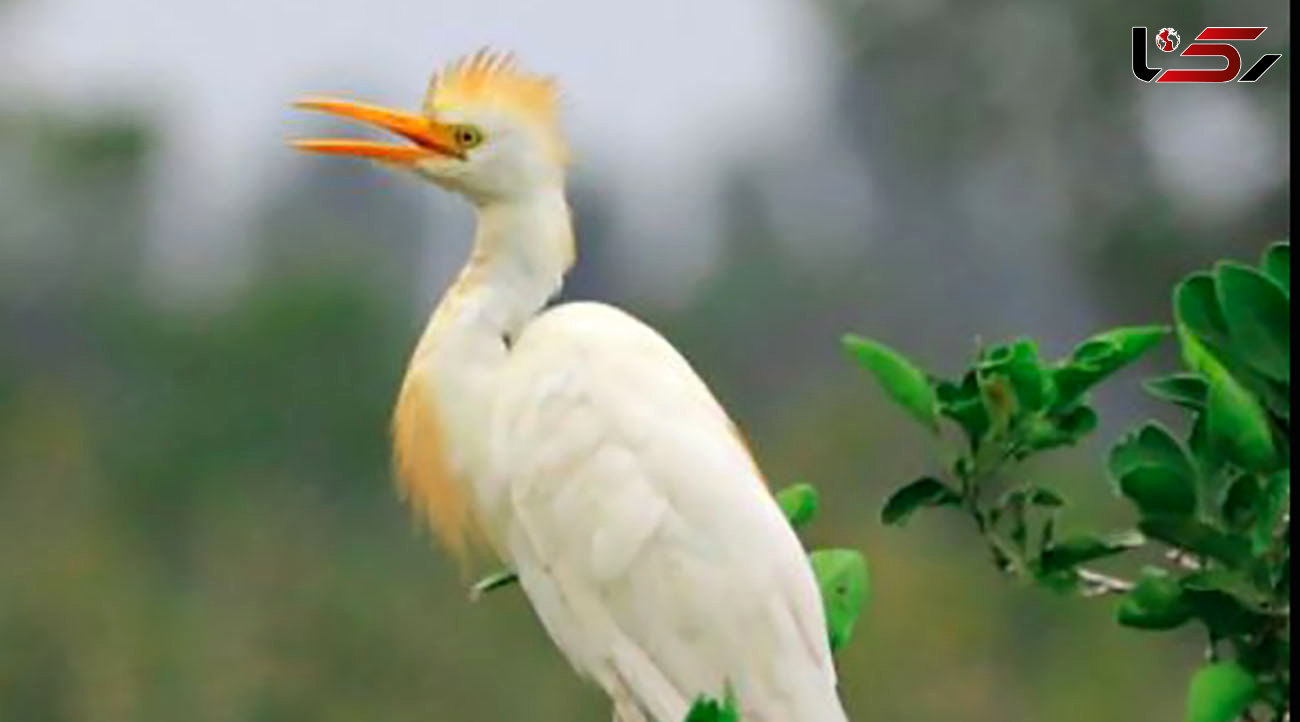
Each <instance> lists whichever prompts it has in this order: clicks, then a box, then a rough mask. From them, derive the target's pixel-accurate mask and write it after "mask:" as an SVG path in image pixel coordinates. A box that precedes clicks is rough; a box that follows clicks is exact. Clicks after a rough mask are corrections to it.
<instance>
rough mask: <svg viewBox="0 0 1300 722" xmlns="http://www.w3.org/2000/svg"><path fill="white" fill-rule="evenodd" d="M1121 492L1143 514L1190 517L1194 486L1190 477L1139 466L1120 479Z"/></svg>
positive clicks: (1192, 509)
mask: <svg viewBox="0 0 1300 722" xmlns="http://www.w3.org/2000/svg"><path fill="white" fill-rule="evenodd" d="M1119 488H1120V491H1122V492H1123V493H1124V496H1126V497H1128V499H1129V500H1130V501H1132V502H1133V503H1134V504H1136V505H1137V507H1138V509H1139V510H1141V512H1142V515H1143V516H1161V515H1169V516H1190V515H1191V514H1192V513H1194V512H1195V511H1196V488H1195V487H1194V486H1193V485H1192V482H1191V480H1190V479H1188V478H1187V477H1185V476H1182V475H1180V474H1177V473H1175V472H1173V471H1171V470H1169V469H1167V468H1164V467H1161V466H1139V467H1138V468H1136V469H1132V470H1130V471H1129V472H1127V473H1126V474H1124V476H1123V478H1121V479H1120V480H1119Z"/></svg>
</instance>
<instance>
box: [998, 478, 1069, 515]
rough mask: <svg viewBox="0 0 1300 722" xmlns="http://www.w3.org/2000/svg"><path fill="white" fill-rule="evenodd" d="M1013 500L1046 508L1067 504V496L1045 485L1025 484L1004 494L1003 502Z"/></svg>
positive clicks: (1056, 507) (1004, 503)
mask: <svg viewBox="0 0 1300 722" xmlns="http://www.w3.org/2000/svg"><path fill="white" fill-rule="evenodd" d="M1012 502H1019V503H1022V504H1028V505H1030V506H1038V507H1043V508H1044V509H1059V508H1061V507H1063V506H1065V497H1063V496H1061V495H1060V494H1058V493H1056V492H1055V491H1053V490H1052V489H1048V488H1047V487H1045V486H1039V485H1037V484H1025V485H1023V486H1018V487H1016V488H1014V489H1011V490H1010V491H1008V492H1007V493H1005V494H1003V495H1002V501H1001V503H1002V504H1003V505H1006V504H1008V503H1012Z"/></svg>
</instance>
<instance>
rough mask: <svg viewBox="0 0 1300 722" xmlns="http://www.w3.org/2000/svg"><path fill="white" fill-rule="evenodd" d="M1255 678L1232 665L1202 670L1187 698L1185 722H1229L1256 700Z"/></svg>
mask: <svg viewBox="0 0 1300 722" xmlns="http://www.w3.org/2000/svg"><path fill="white" fill-rule="evenodd" d="M1255 692H1256V683H1255V675H1253V674H1251V673H1250V670H1248V669H1246V668H1245V667H1242V666H1241V665H1240V664H1237V663H1235V662H1220V663H1218V664H1209V665H1206V666H1204V667H1202V668H1201V669H1200V670H1199V671H1198V672H1197V673H1196V676H1194V677H1192V685H1191V688H1190V689H1189V691H1188V695H1187V722H1232V721H1233V720H1235V719H1238V718H1240V717H1241V715H1242V714H1243V713H1245V712H1246V710H1247V709H1248V708H1249V707H1250V704H1251V702H1253V701H1254V699H1255Z"/></svg>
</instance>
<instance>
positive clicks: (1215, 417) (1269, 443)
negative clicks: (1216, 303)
mask: <svg viewBox="0 0 1300 722" xmlns="http://www.w3.org/2000/svg"><path fill="white" fill-rule="evenodd" d="M1180 335H1181V337H1182V341H1183V353H1184V355H1185V356H1186V357H1187V359H1188V363H1189V364H1191V365H1192V366H1193V368H1195V369H1196V370H1197V371H1200V372H1201V374H1203V375H1204V376H1205V378H1206V380H1207V381H1208V382H1209V385H1210V397H1209V401H1208V403H1207V404H1206V428H1205V433H1206V438H1207V441H1208V442H1209V445H1210V447H1211V449H1212V450H1213V451H1214V453H1217V454H1222V455H1223V456H1225V457H1226V458H1228V459H1229V460H1231V461H1233V462H1234V463H1236V464H1237V465H1238V466H1241V467H1242V468H1244V469H1248V470H1251V471H1271V470H1273V469H1274V468H1275V467H1276V465H1277V457H1278V455H1277V448H1276V446H1275V445H1274V442H1273V431H1272V425H1271V422H1270V420H1269V416H1268V412H1267V411H1266V410H1265V409H1264V407H1263V405H1262V404H1260V402H1259V400H1258V399H1257V398H1256V397H1255V396H1254V395H1253V394H1252V393H1251V392H1250V391H1249V390H1248V389H1246V388H1245V387H1244V386H1242V385H1241V383H1240V382H1239V381H1238V380H1237V379H1236V378H1235V377H1234V376H1233V375H1232V374H1231V373H1229V372H1228V370H1227V369H1226V368H1225V367H1224V366H1223V364H1222V363H1220V362H1219V360H1218V359H1217V358H1215V357H1214V356H1213V355H1212V354H1211V353H1210V352H1209V350H1208V349H1207V348H1206V347H1205V346H1204V345H1203V344H1202V343H1201V342H1200V340H1199V339H1198V338H1197V336H1196V335H1194V334H1192V333H1189V332H1183V333H1181V334H1180Z"/></svg>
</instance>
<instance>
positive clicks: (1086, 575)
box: [1076, 568, 1134, 597]
mask: <svg viewBox="0 0 1300 722" xmlns="http://www.w3.org/2000/svg"><path fill="white" fill-rule="evenodd" d="M1076 571H1077V573H1078V574H1079V579H1080V580H1081V581H1083V596H1085V597H1102V596H1105V595H1107V594H1128V593H1129V592H1131V591H1133V587H1134V584H1133V582H1130V581H1129V580H1127V579H1120V578H1119V577H1113V576H1111V575H1109V574H1102V573H1101V572H1096V571H1093V570H1091V569H1082V568H1081V569H1078V570H1076Z"/></svg>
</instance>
